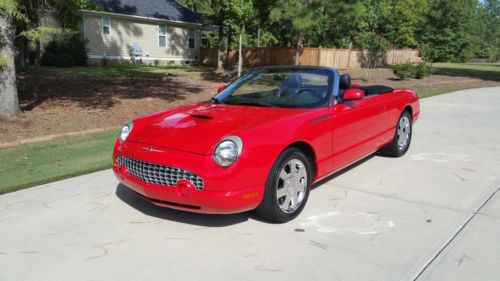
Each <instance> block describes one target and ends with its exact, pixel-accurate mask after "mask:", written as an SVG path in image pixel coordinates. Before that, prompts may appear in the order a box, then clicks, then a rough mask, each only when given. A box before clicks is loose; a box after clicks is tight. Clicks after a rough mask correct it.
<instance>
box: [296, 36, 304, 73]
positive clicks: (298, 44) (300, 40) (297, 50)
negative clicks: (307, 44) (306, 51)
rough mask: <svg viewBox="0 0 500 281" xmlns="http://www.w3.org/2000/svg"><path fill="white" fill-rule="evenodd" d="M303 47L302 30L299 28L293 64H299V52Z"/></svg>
mask: <svg viewBox="0 0 500 281" xmlns="http://www.w3.org/2000/svg"><path fill="white" fill-rule="evenodd" d="M303 47H304V30H303V29H301V30H299V39H298V40H297V47H296V48H295V65H300V52H301V51H302V48H303Z"/></svg>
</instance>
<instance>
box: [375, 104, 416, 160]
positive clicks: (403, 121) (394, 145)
mask: <svg viewBox="0 0 500 281" xmlns="http://www.w3.org/2000/svg"><path fill="white" fill-rule="evenodd" d="M411 136H412V124H411V114H410V112H408V111H407V110H405V111H403V113H402V114H401V116H400V117H399V120H398V123H397V124H396V133H395V134H394V138H393V139H392V141H391V142H390V143H389V144H387V145H386V146H385V147H383V148H382V149H381V152H382V154H385V155H388V156H393V157H400V156H403V155H404V154H405V153H406V151H408V148H410V143H411Z"/></svg>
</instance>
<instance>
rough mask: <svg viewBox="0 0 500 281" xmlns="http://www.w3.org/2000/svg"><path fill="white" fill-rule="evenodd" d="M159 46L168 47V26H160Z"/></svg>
mask: <svg viewBox="0 0 500 281" xmlns="http://www.w3.org/2000/svg"><path fill="white" fill-rule="evenodd" d="M158 46H160V47H167V26H165V25H164V24H160V25H158Z"/></svg>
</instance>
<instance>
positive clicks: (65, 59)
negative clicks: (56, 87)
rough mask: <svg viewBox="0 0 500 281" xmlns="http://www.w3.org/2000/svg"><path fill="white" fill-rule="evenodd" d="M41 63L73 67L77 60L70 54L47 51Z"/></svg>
mask: <svg viewBox="0 0 500 281" xmlns="http://www.w3.org/2000/svg"><path fill="white" fill-rule="evenodd" d="M40 63H41V64H42V65H43V66H57V67H73V66H75V60H74V59H73V57H72V56H71V55H68V54H53V53H51V52H47V51H45V53H44V54H43V56H42V59H41V61H40Z"/></svg>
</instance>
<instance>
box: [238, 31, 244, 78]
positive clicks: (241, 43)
mask: <svg viewBox="0 0 500 281" xmlns="http://www.w3.org/2000/svg"><path fill="white" fill-rule="evenodd" d="M243 32H245V27H243V28H242V29H241V31H240V44H239V47H238V49H239V50H238V77H240V76H241V72H242V71H243V53H242V52H243V47H242V45H243Z"/></svg>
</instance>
